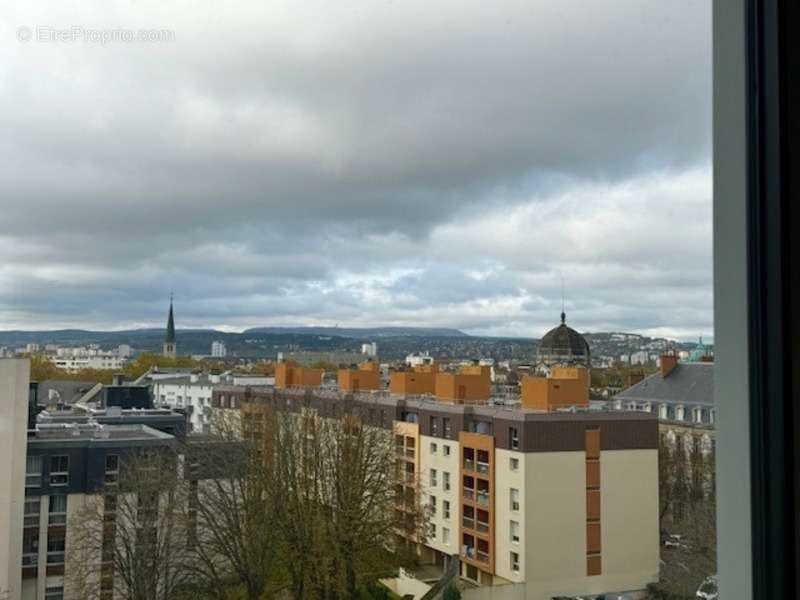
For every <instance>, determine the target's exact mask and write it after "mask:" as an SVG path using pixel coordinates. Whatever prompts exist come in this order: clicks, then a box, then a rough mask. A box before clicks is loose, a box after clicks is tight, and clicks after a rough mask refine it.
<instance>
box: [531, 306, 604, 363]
mask: <svg viewBox="0 0 800 600" xmlns="http://www.w3.org/2000/svg"><path fill="white" fill-rule="evenodd" d="M590 363H591V352H590V351H589V344H588V343H587V342H586V339H585V338H584V337H583V336H582V335H581V334H580V333H578V332H577V331H575V330H574V329H572V327H569V326H567V315H566V314H565V313H564V312H562V313H561V325H559V326H558V327H554V328H553V329H551V330H550V331H548V332H547V333H546V334H544V336H543V337H542V339H541V340H540V341H539V346H538V348H537V349H536V364H537V366H540V367H544V368H549V367H553V366H585V367H589V366H590Z"/></svg>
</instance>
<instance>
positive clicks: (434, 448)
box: [431, 442, 437, 454]
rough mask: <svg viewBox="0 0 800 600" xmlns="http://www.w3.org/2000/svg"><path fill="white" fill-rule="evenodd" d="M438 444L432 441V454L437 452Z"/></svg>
mask: <svg viewBox="0 0 800 600" xmlns="http://www.w3.org/2000/svg"><path fill="white" fill-rule="evenodd" d="M436 450H437V446H436V444H435V443H433V442H431V454H436Z"/></svg>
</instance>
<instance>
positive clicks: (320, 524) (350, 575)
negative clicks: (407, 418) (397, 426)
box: [269, 400, 425, 600]
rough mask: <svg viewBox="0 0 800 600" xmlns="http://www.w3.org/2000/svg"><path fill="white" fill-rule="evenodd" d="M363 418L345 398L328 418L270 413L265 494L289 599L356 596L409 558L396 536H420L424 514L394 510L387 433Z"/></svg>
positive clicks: (391, 440)
mask: <svg viewBox="0 0 800 600" xmlns="http://www.w3.org/2000/svg"><path fill="white" fill-rule="evenodd" d="M363 417H364V415H362V414H361V413H360V411H359V410H358V409H357V407H356V406H355V404H354V403H352V402H349V401H346V400H342V401H341V405H340V411H339V416H337V417H334V418H332V417H321V416H320V415H318V414H317V413H316V412H315V411H313V410H303V411H302V412H300V413H293V412H291V411H289V410H288V409H282V408H276V409H275V412H274V416H273V419H274V421H273V424H274V426H273V427H272V428H271V431H270V434H269V435H271V436H272V440H273V441H272V443H271V444H270V447H271V449H272V452H273V454H272V458H271V460H273V461H274V475H275V485H273V486H271V487H270V492H271V493H272V494H273V495H274V496H275V502H274V503H273V504H274V506H276V508H278V509H279V511H280V516H279V518H278V520H277V523H278V525H279V527H280V528H281V529H280V531H281V538H282V540H283V544H284V548H285V557H286V568H287V571H288V574H289V577H290V581H291V591H292V595H293V597H294V598H297V599H299V598H310V599H326V600H327V599H330V600H338V599H349V598H355V597H358V595H359V594H360V593H361V592H362V591H363V590H364V589H365V588H366V587H367V586H369V585H370V584H372V583H374V582H375V581H376V580H377V579H378V578H381V577H385V576H388V575H391V574H393V573H394V572H395V571H396V569H397V567H398V566H400V565H401V564H404V563H405V562H406V561H407V560H408V558H409V557H408V556H406V555H403V554H402V551H401V548H400V547H398V546H397V545H396V543H395V542H396V535H397V534H398V532H400V531H405V532H406V533H408V532H409V529H413V535H415V536H417V537H418V539H422V537H423V535H424V534H423V532H424V529H425V523H424V520H425V513H424V512H423V511H421V510H420V511H419V512H417V513H413V514H409V513H408V512H404V513H402V515H401V514H400V513H399V511H396V510H395V508H396V506H395V500H396V496H395V491H394V477H395V460H396V459H395V450H394V436H393V434H392V432H391V430H386V429H384V428H381V427H375V426H372V425H369V424H367V422H366V420H365V419H364V418H363Z"/></svg>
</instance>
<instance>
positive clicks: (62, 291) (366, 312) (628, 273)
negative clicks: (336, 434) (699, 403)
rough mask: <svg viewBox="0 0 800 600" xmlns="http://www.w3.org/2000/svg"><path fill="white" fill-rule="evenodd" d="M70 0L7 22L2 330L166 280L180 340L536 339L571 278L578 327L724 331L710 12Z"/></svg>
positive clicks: (133, 317)
mask: <svg viewBox="0 0 800 600" xmlns="http://www.w3.org/2000/svg"><path fill="white" fill-rule="evenodd" d="M76 10H77V12H75V11H69V12H68V11H66V9H63V10H62V9H59V8H52V9H50V14H46V13H45V12H44V11H43V10H42V9H34V8H31V7H29V6H27V5H25V4H23V3H18V5H17V6H14V7H13V10H10V11H9V12H8V13H7V14H8V15H9V16H6V17H5V18H4V20H3V21H0V24H2V25H3V27H2V30H0V31H2V33H3V36H4V37H3V39H2V41H0V47H2V49H3V50H4V55H5V56H6V57H7V60H4V62H3V64H2V65H0V127H2V128H3V131H4V136H3V137H4V139H3V140H2V141H0V182H2V184H3V197H2V199H0V210H1V211H2V218H0V243H2V244H3V247H4V249H3V253H4V255H5V256H6V257H7V261H6V265H5V266H0V284H2V288H1V289H0V327H3V322H6V323H7V324H8V325H9V326H11V325H14V326H22V325H24V326H37V325H40V324H41V325H42V326H47V325H49V324H53V323H59V324H62V323H74V324H81V325H84V326H91V325H97V326H104V327H109V326H122V325H126V324H130V323H151V322H152V323H158V322H160V320H161V319H162V317H163V315H162V313H163V302H164V298H165V296H166V295H167V294H168V293H169V289H170V288H174V289H175V290H176V293H177V294H178V297H179V298H180V301H181V304H182V315H183V317H184V319H185V321H184V322H185V323H186V324H187V325H189V324H191V325H202V324H205V323H224V324H229V325H230V326H233V327H244V326H249V325H258V324H262V323H268V322H275V323H280V322H297V321H303V322H307V321H308V322H310V321H313V322H322V321H326V322H335V321H341V322H342V323H345V322H351V323H357V324H371V323H398V324H399V323H402V324H414V323H417V322H418V323H419V324H430V325H451V326H458V327H464V328H467V329H470V330H473V331H480V332H504V333H508V334H524V335H532V334H534V333H535V332H537V331H538V330H539V329H541V328H543V327H546V325H547V324H548V323H550V322H552V320H553V318H554V317H553V316H552V312H553V310H556V312H557V310H558V305H559V303H560V298H559V296H560V283H559V282H560V276H561V275H564V276H565V277H566V278H567V280H568V282H569V289H570V301H571V303H573V304H574V308H575V310H576V312H577V314H581V313H582V314H583V317H584V318H585V319H584V320H585V322H586V324H587V326H591V327H595V326H597V327H600V326H602V327H611V326H615V327H617V328H625V327H628V328H639V329H647V328H659V327H665V328H669V327H672V328H673V329H674V330H675V331H678V329H680V327H682V326H684V325H685V326H686V327H691V328H700V329H702V330H703V331H704V332H708V331H710V326H711V315H710V292H709V285H710V239H709V236H710V196H709V189H708V181H709V179H710V178H709V172H708V160H709V152H710V41H711V36H710V8H709V6H708V3H707V2H702V1H699V0H697V1H695V0H686V1H685V2H681V3H680V10H678V9H676V6H675V5H674V4H672V3H670V4H666V3H662V2H634V1H630V2H619V1H615V2H592V3H586V2H582V1H579V0H572V1H565V2H558V3H553V2H544V1H537V2H530V1H521V0H520V1H511V0H509V1H507V2H497V3H485V2H477V1H473V0H466V1H463V2H459V3H453V4H447V3H445V4H441V3H435V4H434V3H429V2H422V1H421V0H420V1H418V2H403V3H396V2H386V3H352V4H346V3H337V4H336V6H335V7H334V6H333V5H331V4H330V3H325V2H308V3H302V4H298V3H295V2H286V3H281V2H274V3H273V2H270V3H265V4H256V3H254V4H252V5H249V6H240V7H238V8H237V10H235V11H234V10H226V11H225V12H222V9H221V8H220V9H219V11H217V10H215V9H213V8H211V7H210V5H209V7H205V8H201V7H195V10H193V11H191V13H186V12H185V11H183V12H181V11H179V10H178V8H177V7H176V6H174V5H171V4H164V3H157V2H147V1H144V2H140V3H137V4H136V5H135V6H133V5H131V7H125V6H123V5H118V6H116V7H114V8H113V9H109V8H108V7H107V5H106V4H105V3H99V2H96V3H87V4H85V5H82V6H81V7H80V8H78V9H76ZM37 23H38V24H42V23H46V24H50V25H53V26H59V25H64V26H67V25H71V24H74V23H81V24H83V25H84V26H94V27H103V26H120V25H123V26H126V27H131V28H136V27H159V28H168V29H172V30H174V31H175V32H176V40H175V41H174V42H168V43H163V44H152V45H141V44H119V43H118V44H109V45H107V46H103V47H93V46H91V45H89V44H83V43H79V42H78V43H72V44H71V45H68V46H66V45H64V44H61V45H58V44H44V43H30V44H27V45H25V44H20V43H18V42H17V41H16V40H15V39H14V35H13V32H14V30H15V29H16V27H17V26H18V25H20V24H27V25H31V26H33V25H35V24H37ZM704 186H705V187H704ZM509 221H510V222H511V223H512V224H516V226H509V223H508V222H509ZM656 221H657V222H656ZM692 290H701V292H700V293H696V294H695V293H692ZM673 303H678V304H681V303H682V304H683V305H684V307H685V308H683V309H682V310H681V311H676V312H674V313H670V311H669V310H666V308H667V307H668V306H669V305H671V304H673ZM554 307H555V309H554ZM669 314H674V317H672V318H669V317H667V316H666V315H669ZM523 330H524V331H523Z"/></svg>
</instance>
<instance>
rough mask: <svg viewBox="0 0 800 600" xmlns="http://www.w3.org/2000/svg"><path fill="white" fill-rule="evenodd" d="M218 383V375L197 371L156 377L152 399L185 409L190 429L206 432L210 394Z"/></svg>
mask: <svg viewBox="0 0 800 600" xmlns="http://www.w3.org/2000/svg"><path fill="white" fill-rule="evenodd" d="M220 383H221V378H220V376H219V375H209V374H199V373H192V374H190V375H189V376H188V377H184V376H178V377H174V378H164V379H158V380H156V381H154V382H153V384H152V385H153V401H154V404H155V405H156V406H162V407H170V408H174V409H180V410H184V411H186V414H187V417H188V419H189V425H190V428H191V431H196V432H199V433H207V432H208V431H209V428H210V423H211V421H210V418H211V394H212V391H213V389H214V387H215V386H217V385H220Z"/></svg>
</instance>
